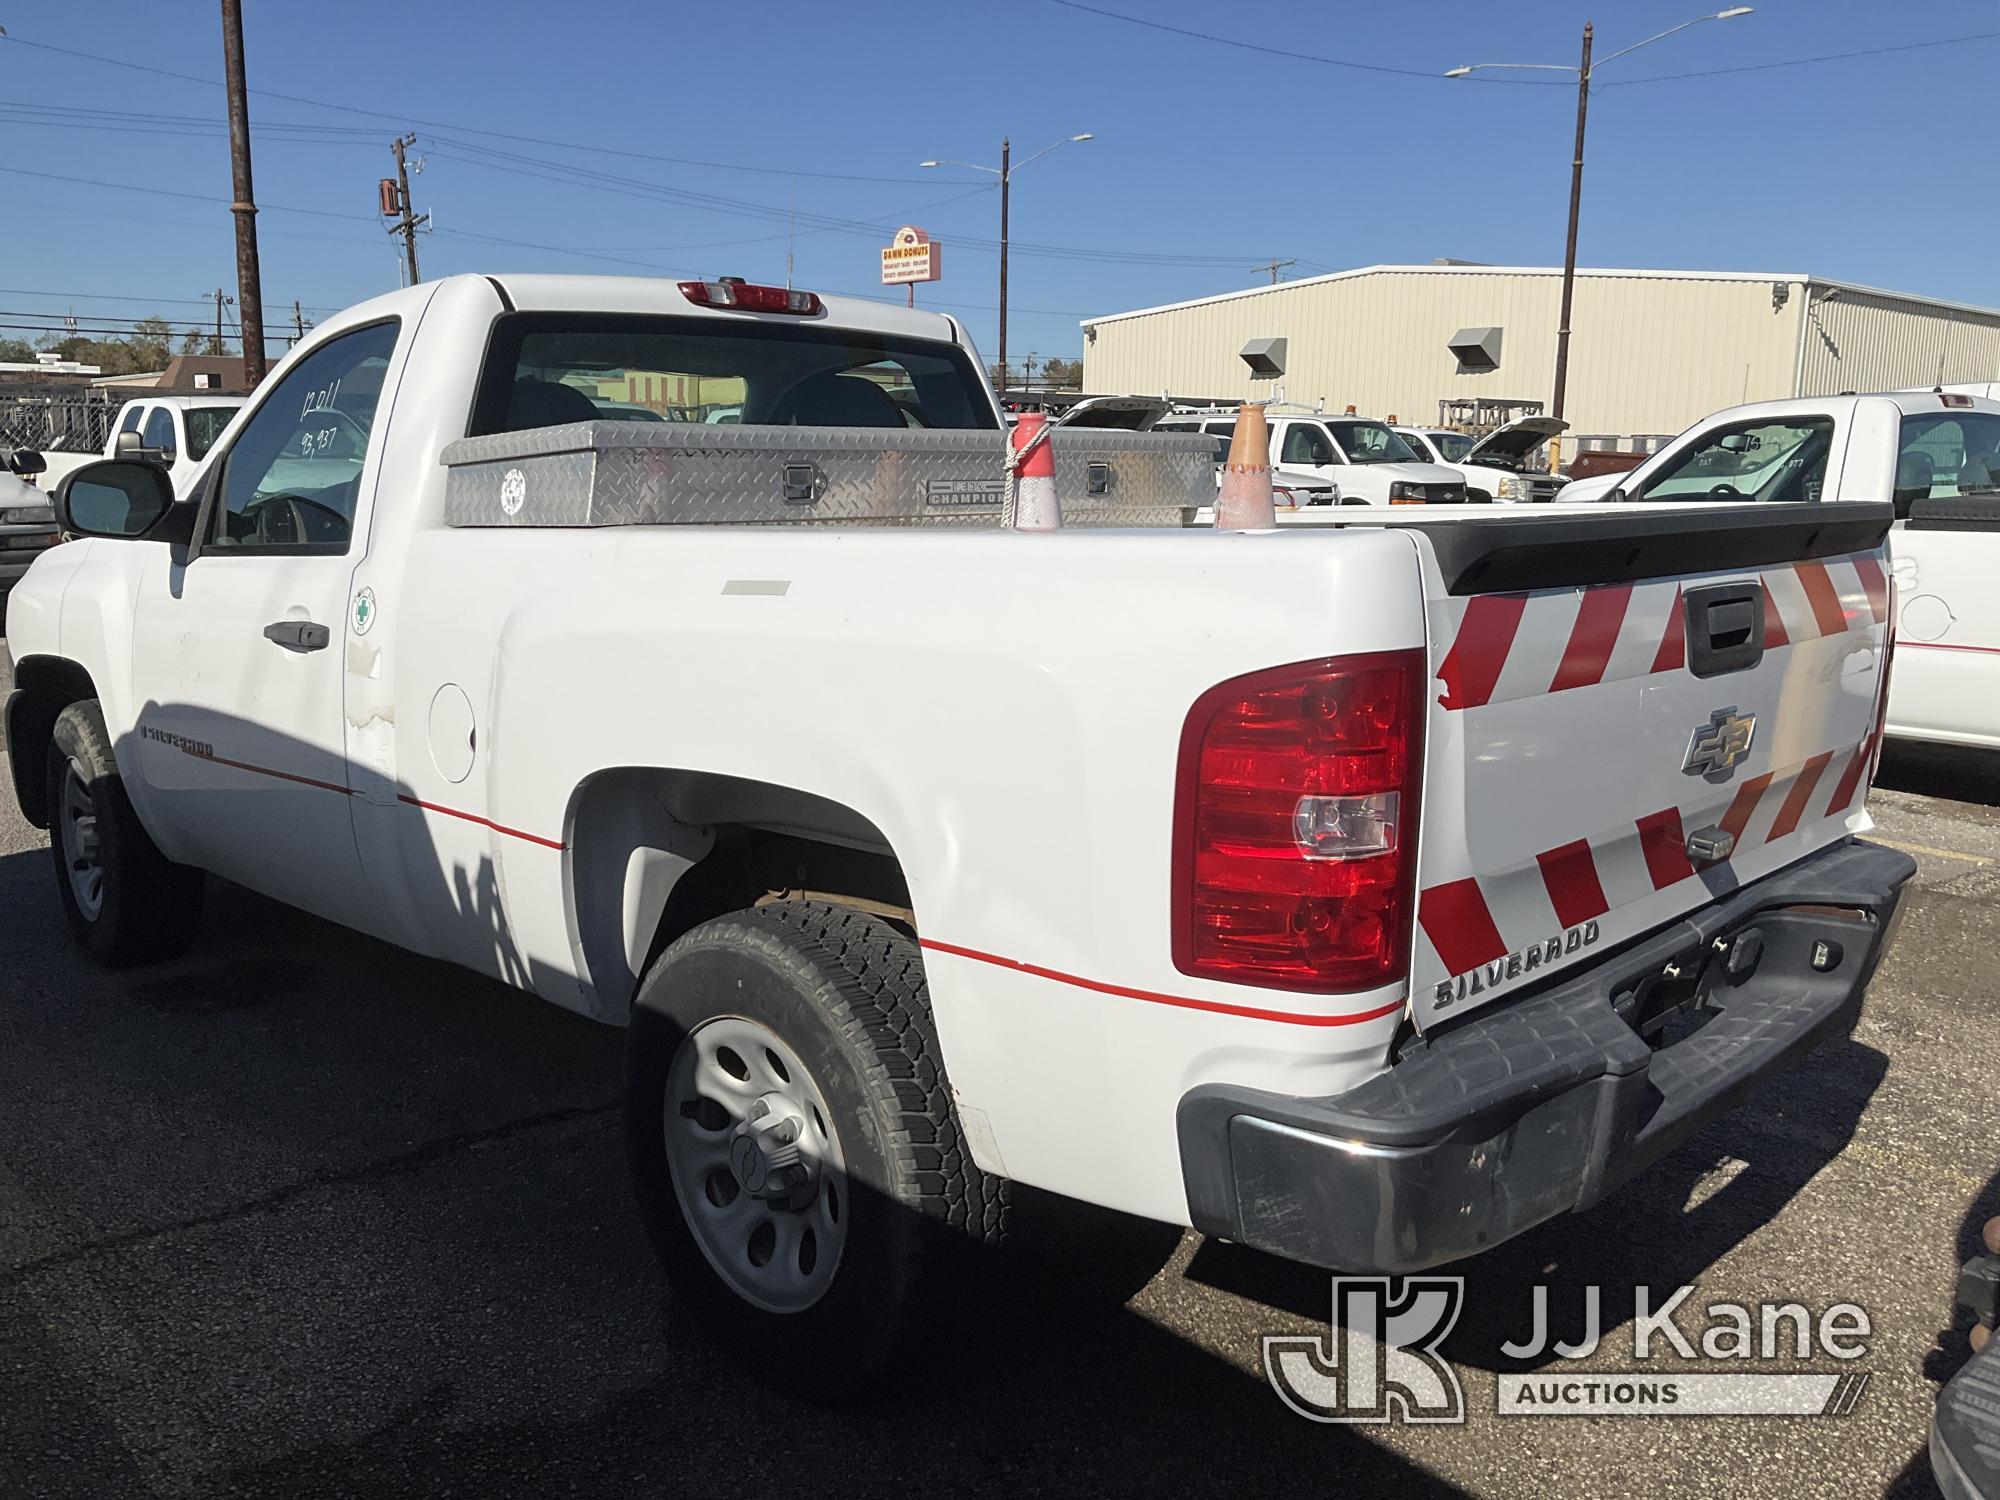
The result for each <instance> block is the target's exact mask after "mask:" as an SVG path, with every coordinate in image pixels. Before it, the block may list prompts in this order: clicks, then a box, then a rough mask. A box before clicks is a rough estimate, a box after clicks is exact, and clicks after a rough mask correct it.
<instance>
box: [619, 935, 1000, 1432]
mask: <svg viewBox="0 0 2000 1500" xmlns="http://www.w3.org/2000/svg"><path fill="white" fill-rule="evenodd" d="M629 1047H630V1052H629V1078H628V1083H629V1088H628V1092H627V1106H626V1140H627V1147H628V1151H629V1155H630V1160H631V1167H632V1176H633V1183H634V1187H635V1189H636V1191H637V1193H638V1198H639V1204H640V1208H641V1212H642V1213H643V1214H644V1216H645V1221H646V1227H647V1231H648V1233H649V1234H650V1235H651V1237H652V1240H653V1244H654V1247H655V1249H656V1250H657V1251H658V1253H659V1255H660V1258H661V1260H662V1262H663V1263H664V1264H665V1266H666V1269H667V1273H668V1277H669V1279H670V1281H671V1282H672V1283H673V1285H674V1288H675V1291H676V1292H677V1293H678V1294H679V1295H680V1296H682V1297H683V1298H684V1299H685V1300H686V1302H687V1303H688V1305H689V1306H690V1307H691V1308H692V1309H693V1310H694V1311H695V1312H696V1313H697V1314H698V1315H699V1316H701V1317H702V1318H703V1319H704V1320H705V1321H707V1322H708V1323H709V1324H710V1326H711V1328H712V1329H713V1330H714V1332H715V1333H716V1334H717V1335H718V1337H719V1340H720V1342H721V1343H722V1344H723V1345H724V1346H725V1347H726V1348H728V1349H729V1350H730V1352H732V1353H734V1354H736V1355H738V1356H739V1357H740V1358H742V1359H743V1360H744V1361H745V1362H746V1363H748V1364H749V1365H750V1366H751V1367H752V1368H754V1369H757V1370H758V1371H759V1372H760V1373H761V1374H763V1375H764V1376H766V1377H767V1378H769V1379H771V1380H773V1381H775V1382H776V1383H778V1384H781V1385H784V1386H787V1387H789V1388H791V1389H793V1390H794V1391H796V1392H798V1393H799V1394H802V1395H806V1396H809V1397H816V1398H819V1399H823V1400H824V1399H837V1398H839V1397H841V1396H844V1395H846V1394H848V1393H850V1392H851V1391H853V1390H854V1389H856V1388H857V1387H860V1386H862V1385H864V1384H866V1383H867V1381H868V1380H869V1378H870V1377H871V1376H873V1375H875V1374H876V1373H877V1372H878V1371H880V1370H881V1369H882V1368H883V1366H884V1365H885V1364H886V1363H887V1362H888V1360H889V1359H890V1357H891V1356H892V1354H893V1353H894V1352H895V1351H896V1349H897V1347H898V1345H899V1343H900V1342H901V1341H902V1340H903V1338H904V1337H905V1335H906V1334H907V1333H908V1332H909V1331H910V1329H911V1327H912V1324H913V1322H914V1321H916V1320H917V1318H918V1317H919V1316H920V1314H921V1311H922V1309H923V1307H924V1305H925V1303H926V1301H927V1300H928V1298H929V1297H930V1295H931V1294H932V1292H933V1291H934V1290H935V1288H936V1286H937V1285H938V1284H939V1282H940V1281H941V1277H940V1276H939V1272H940V1271H941V1270H942V1269H944V1267H945V1265H946V1264H947V1263H948V1262H949V1261H950V1260H951V1259H952V1258H953V1256H954V1254H955V1252H956V1251H957V1250H959V1249H961V1248H962V1247H963V1246H964V1245H965V1244H966V1243H967V1242H972V1243H974V1244H986V1243H993V1242H997V1241H998V1240H999V1238H1000V1236H1001V1233H1002V1229H1003V1219H1004V1216H1005V1213H1006V1207H1007V1184H1006V1183H1005V1182H1004V1180H1002V1179H999V1178H995V1177H990V1176H988V1175H986V1174H985V1173H983V1172H981V1171H980V1170H979V1168H978V1167H977V1166H975V1165H974V1164H973V1162H972V1159H971V1157H970V1156H969V1155H968V1154H967V1152H966V1150H965V1145H964V1140H963V1136H962V1134H961V1132H960V1130H959V1126H958V1121H957V1118H956V1115H955V1113H954V1111H953V1108H952V1103H951V1096H950V1090H949V1086H948V1084H947V1083H946V1081H945V1077H944V1071H943V1067H942V1065H941V1063H940V1061H939V1054H938V1044H937V1034H936V1031H935V1030H934V1029H933V1027H932V1023H931V1016H930V1004H929V997H928V994H927V992H926V989H925V985H924V972H923V962H922V956H921V954H920V953H919V951H918V948H917V945H916V943H915V942H914V941H912V940H911V939H910V938H909V937H908V936H906V935H905V934H903V933H902V932H900V931H898V930H897V929H896V928H894V927H892V926H891V925H889V924H888V923H887V922H885V921H883V920H881V919H880V918H878V917H874V916H869V915H867V914H865V913H862V912H858V911H853V910H849V909H847V908H844V907H838V906H830V905H825V904H822V903H818V902H805V901H792V902H780V903H777V904H774V905H771V906H766V907H761V908H757V909H755V910H751V911H742V912H736V913H733V914H731V915H729V916H724V917H719V918H717V919H715V920H714V921H711V922H706V923H704V924H702V925H701V926H700V927H697V928H695V929H694V930H693V931H691V932H689V933H688V934H687V935H685V936H684V937H682V938H681V939H680V940H679V941H677V942H676V943H674V944H673V945H672V946H671V947H669V948H668V949H667V950H666V952H664V953H663V954H661V955H660V958H659V961H658V962H657V963H656V964H654V966H653V968H652V970H651V972H650V973H648V975H647V976H646V980H645V982H644V984H643V985H642V986H641V987H640V991H639V995H638V998H637V1001H636V1003H635V1007H634V1013H633V1022H632V1029H631V1034H630V1039H629Z"/></svg>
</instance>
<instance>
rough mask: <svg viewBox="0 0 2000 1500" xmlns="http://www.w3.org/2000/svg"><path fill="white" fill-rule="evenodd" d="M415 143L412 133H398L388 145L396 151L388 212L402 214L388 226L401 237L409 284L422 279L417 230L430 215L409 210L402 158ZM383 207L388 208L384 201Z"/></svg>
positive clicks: (406, 170)
mask: <svg viewBox="0 0 2000 1500" xmlns="http://www.w3.org/2000/svg"><path fill="white" fill-rule="evenodd" d="M416 143H417V138H416V137H415V136H414V135H399V136H397V137H396V139H395V140H394V141H393V142H392V143H391V144H390V146H389V149H390V150H391V151H393V152H395V153H396V206H395V208H394V209H393V210H390V212H394V213H398V214H400V215H401V216H402V217H401V218H399V219H397V220H396V222H395V223H393V224H391V225H390V226H389V233H391V234H400V235H401V236H402V237H403V259H404V260H405V261H406V262H407V263H408V264H409V268H410V285H411V286H415V285H416V284H417V283H418V282H419V281H422V280H423V277H421V276H419V275H418V274H417V230H418V229H419V228H421V227H422V226H423V225H424V224H427V223H429V222H430V217H431V216H430V215H429V214H413V213H411V212H410V173H409V168H408V166H407V165H406V164H405V162H404V160H403V153H404V151H406V150H408V149H409V148H410V147H411V146H414V145H416ZM384 196H385V197H386V196H387V195H386V194H385V195H384ZM383 207H384V208H385V209H388V205H387V204H386V203H385V204H384V205H383Z"/></svg>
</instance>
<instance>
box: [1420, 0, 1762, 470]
mask: <svg viewBox="0 0 2000 1500" xmlns="http://www.w3.org/2000/svg"><path fill="white" fill-rule="evenodd" d="M1753 9H1754V7H1752V6H1748V5H1732V6H1730V7H1729V8H1728V9H1727V10H1719V11H1716V12H1715V13H1714V14H1713V15H1706V16H1696V17H1695V18H1694V19H1693V20H1691V21H1683V22H1681V23H1680V25H1678V26H1669V27H1668V28H1667V29H1666V30H1665V31H1662V32H1659V33H1658V34H1656V35H1654V36H1649V37H1647V38H1646V39H1645V40H1644V41H1641V42H1634V43H1633V44H1632V45H1631V46H1629V47H1626V48H1623V49H1621V50H1620V51H1617V52H1614V53H1612V54H1611V55H1610V56H1609V57H1605V58H1600V59H1598V61H1597V62H1596V63H1595V64H1594V65H1593V64H1592V62H1591V57H1590V44H1591V25H1590V23H1589V22H1588V21H1586V22H1584V23H1583V60H1582V61H1581V62H1580V63H1579V64H1578V65H1577V66H1576V67H1574V68H1572V67H1570V66H1568V65H1567V64H1565V63H1472V64H1470V65H1468V66H1465V67H1459V68H1452V69H1449V70H1448V71H1447V72H1446V73H1445V75H1444V76H1445V77H1447V78H1466V77H1470V76H1471V75H1472V74H1474V73H1478V72H1481V71H1483V70H1485V69H1488V68H1510V69H1518V70H1525V71H1529V72H1538V73H1574V74H1576V154H1575V155H1574V156H1573V157H1572V158H1571V160H1570V169H1569V240H1568V243H1567V244H1566V245H1565V246H1564V247H1563V285H1562V316H1561V318H1560V319H1559V320H1558V322H1559V326H1558V327H1557V329H1556V378H1555V389H1554V391H1552V392H1551V399H1550V401H1549V407H1550V411H1549V415H1550V416H1552V417H1560V416H1561V415H1562V414H1563V397H1564V396H1565V394H1566V393H1567V391H1568V387H1569V318H1570V306H1571V303H1572V300H1573V298H1574V296H1575V292H1576V225H1577V219H1578V217H1579V216H1580V214H1581V212H1582V208H1583V129H1584V124H1585V122H1586V121H1587V120H1588V119H1589V118H1590V79H1591V72H1592V68H1593V66H1595V67H1600V68H1601V67H1603V66H1604V64H1605V63H1608V62H1616V61H1617V60H1618V59H1619V58H1621V57H1625V56H1627V55H1629V54H1630V53H1633V52H1637V51H1638V50H1639V49H1640V48H1641V47H1650V46H1652V45H1653V43H1655V42H1661V41H1665V40H1666V39H1667V38H1668V37H1670V36H1673V35H1674V34H1676V33H1677V32H1682V31H1686V30H1687V29H1688V28H1689V27H1690V26H1699V25H1701V24H1702V22H1704V21H1734V20H1736V19H1737V18H1738V17H1740V16H1747V15H1750V14H1752V12H1753ZM1561 455H1562V439H1561V438H1559V437H1558V438H1553V439H1551V440H1550V442H1549V466H1550V467H1551V468H1554V467H1555V466H1556V465H1557V464H1558V463H1559V462H1560V461H1561Z"/></svg>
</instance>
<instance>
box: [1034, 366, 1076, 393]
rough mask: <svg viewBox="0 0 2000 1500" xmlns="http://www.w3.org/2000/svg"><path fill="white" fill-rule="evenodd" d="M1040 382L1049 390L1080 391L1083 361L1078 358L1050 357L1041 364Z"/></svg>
mask: <svg viewBox="0 0 2000 1500" xmlns="http://www.w3.org/2000/svg"><path fill="white" fill-rule="evenodd" d="M1042 384H1043V385H1045V386H1048V387H1049V388H1050V389H1051V390H1058V391H1080V390H1082V389H1083V361H1082V360H1080V359H1055V358H1050V359H1048V360H1046V361H1044V362H1043V364H1042Z"/></svg>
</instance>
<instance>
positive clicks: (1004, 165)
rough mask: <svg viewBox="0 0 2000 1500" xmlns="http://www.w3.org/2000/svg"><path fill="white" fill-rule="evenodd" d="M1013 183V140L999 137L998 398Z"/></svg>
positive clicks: (1003, 387) (1003, 394)
mask: <svg viewBox="0 0 2000 1500" xmlns="http://www.w3.org/2000/svg"><path fill="white" fill-rule="evenodd" d="M1013 184H1014V142H1013V141H1012V139H1010V138H1009V137H1007V136H1002V137H1001V138H1000V399H1001V400H1003V401H1004V400H1006V399H1007V190H1008V188H1010V187H1012V186H1013Z"/></svg>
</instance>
